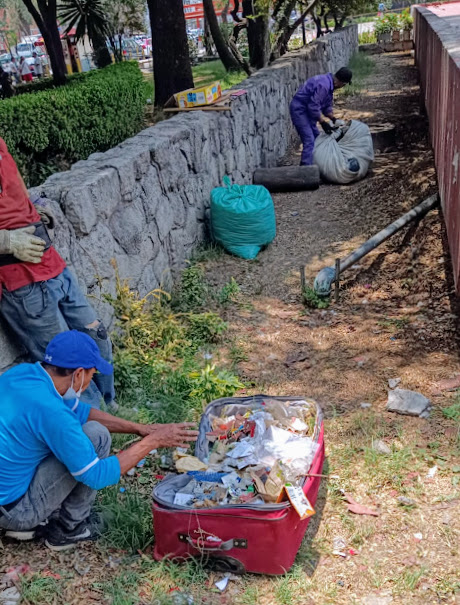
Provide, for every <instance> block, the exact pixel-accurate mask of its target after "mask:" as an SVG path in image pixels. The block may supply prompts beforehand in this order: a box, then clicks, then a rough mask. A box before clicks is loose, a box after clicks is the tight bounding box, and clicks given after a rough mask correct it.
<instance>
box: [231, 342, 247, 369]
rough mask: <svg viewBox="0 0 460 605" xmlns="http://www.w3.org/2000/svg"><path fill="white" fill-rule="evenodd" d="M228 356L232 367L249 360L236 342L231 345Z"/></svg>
mask: <svg viewBox="0 0 460 605" xmlns="http://www.w3.org/2000/svg"><path fill="white" fill-rule="evenodd" d="M228 354H229V357H230V359H231V360H232V363H233V365H234V366H235V365H237V364H238V363H241V362H242V361H248V359H249V357H248V355H247V353H246V352H245V350H244V348H243V347H242V345H240V344H239V343H236V342H234V343H233V344H232V345H231V347H230V350H229V352H228Z"/></svg>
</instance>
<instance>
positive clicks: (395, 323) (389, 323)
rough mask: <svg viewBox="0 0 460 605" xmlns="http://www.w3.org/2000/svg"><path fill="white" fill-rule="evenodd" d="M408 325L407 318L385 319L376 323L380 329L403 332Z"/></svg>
mask: <svg viewBox="0 0 460 605" xmlns="http://www.w3.org/2000/svg"><path fill="white" fill-rule="evenodd" d="M409 323H410V321H409V319H408V318H407V317H400V318H393V317H385V319H382V320H381V321H379V322H378V324H379V326H382V328H386V329H387V330H391V329H393V330H394V329H395V328H396V329H397V330H403V329H404V328H405V327H406V326H407V325H408V324H409Z"/></svg>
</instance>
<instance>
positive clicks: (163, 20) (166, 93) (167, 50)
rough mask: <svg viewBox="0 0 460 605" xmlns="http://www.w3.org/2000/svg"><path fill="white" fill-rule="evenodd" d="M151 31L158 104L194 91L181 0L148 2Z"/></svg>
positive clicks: (154, 0) (156, 100)
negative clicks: (177, 95) (181, 92)
mask: <svg viewBox="0 0 460 605" xmlns="http://www.w3.org/2000/svg"><path fill="white" fill-rule="evenodd" d="M147 4H148V8H149V14H150V26H151V28H152V45H153V65H154V69H153V75H154V80H155V104H156V105H160V106H163V105H164V104H165V103H166V101H167V100H168V99H169V98H170V97H171V96H172V95H173V94H175V93H176V92H180V91H181V90H186V89H187V88H193V75H192V67H191V65H190V55H189V52H188V40H187V33H186V30H185V16H184V8H183V5H182V0H148V2H147Z"/></svg>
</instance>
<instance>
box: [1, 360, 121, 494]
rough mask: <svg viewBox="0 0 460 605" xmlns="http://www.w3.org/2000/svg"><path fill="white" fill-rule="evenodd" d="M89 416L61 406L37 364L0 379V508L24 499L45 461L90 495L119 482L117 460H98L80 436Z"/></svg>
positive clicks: (86, 409) (71, 405)
mask: <svg viewBox="0 0 460 605" xmlns="http://www.w3.org/2000/svg"><path fill="white" fill-rule="evenodd" d="M90 410H91V407H90V406H89V405H87V404H86V403H82V402H81V401H80V402H78V400H73V401H66V400H64V399H63V398H62V397H61V396H60V395H59V393H58V392H57V391H56V388H55V387H54V383H53V381H52V380H51V377H50V376H49V374H48V373H47V372H46V371H45V370H44V369H43V368H42V366H41V365H40V364H39V363H36V364H28V363H24V364H21V365H18V366H16V367H14V368H13V369H12V370H9V371H8V372H5V374H3V375H2V376H0V506H1V505H2V504H9V503H11V502H14V501H15V500H17V499H18V498H20V497H21V496H23V495H24V494H25V492H26V491H27V489H28V487H29V485H30V483H31V481H32V479H33V476H34V474H35V471H36V470H37V467H38V465H39V464H40V462H42V461H43V460H44V459H45V458H46V457H47V456H50V455H54V456H56V458H57V459H58V460H60V461H61V462H62V463H63V464H64V465H65V466H66V467H67V468H68V470H69V472H70V473H71V474H72V476H73V477H75V479H76V480H77V481H81V482H82V483H84V484H85V485H88V486H89V487H91V488H92V489H101V488H103V487H106V486H107V485H113V484H114V483H117V482H118V480H119V479H120V463H119V461H118V458H117V457H116V456H110V457H109V458H105V459H103V460H100V459H99V458H98V456H97V454H96V452H95V450H94V447H93V444H92V443H91V441H90V439H89V438H88V437H87V436H86V434H85V433H84V432H83V429H82V424H84V423H85V422H86V421H87V419H88V416H89V413H90Z"/></svg>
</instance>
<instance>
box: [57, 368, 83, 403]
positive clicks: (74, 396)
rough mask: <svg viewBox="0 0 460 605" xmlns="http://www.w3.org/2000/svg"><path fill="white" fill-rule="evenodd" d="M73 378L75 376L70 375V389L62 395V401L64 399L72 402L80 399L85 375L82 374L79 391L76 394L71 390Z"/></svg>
mask: <svg viewBox="0 0 460 605" xmlns="http://www.w3.org/2000/svg"><path fill="white" fill-rule="evenodd" d="M74 378H75V374H72V382H71V384H70V387H69V388H68V389H67V391H66V392H65V393H64V395H63V396H62V399H65V400H66V401H69V400H70V401H73V400H74V399H78V400H79V399H80V397H81V392H82V390H83V382H84V380H85V375H84V374H83V376H82V379H81V386H80V389H79V391H78V393H77V392H76V391H75V389H74V388H73V379H74Z"/></svg>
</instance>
